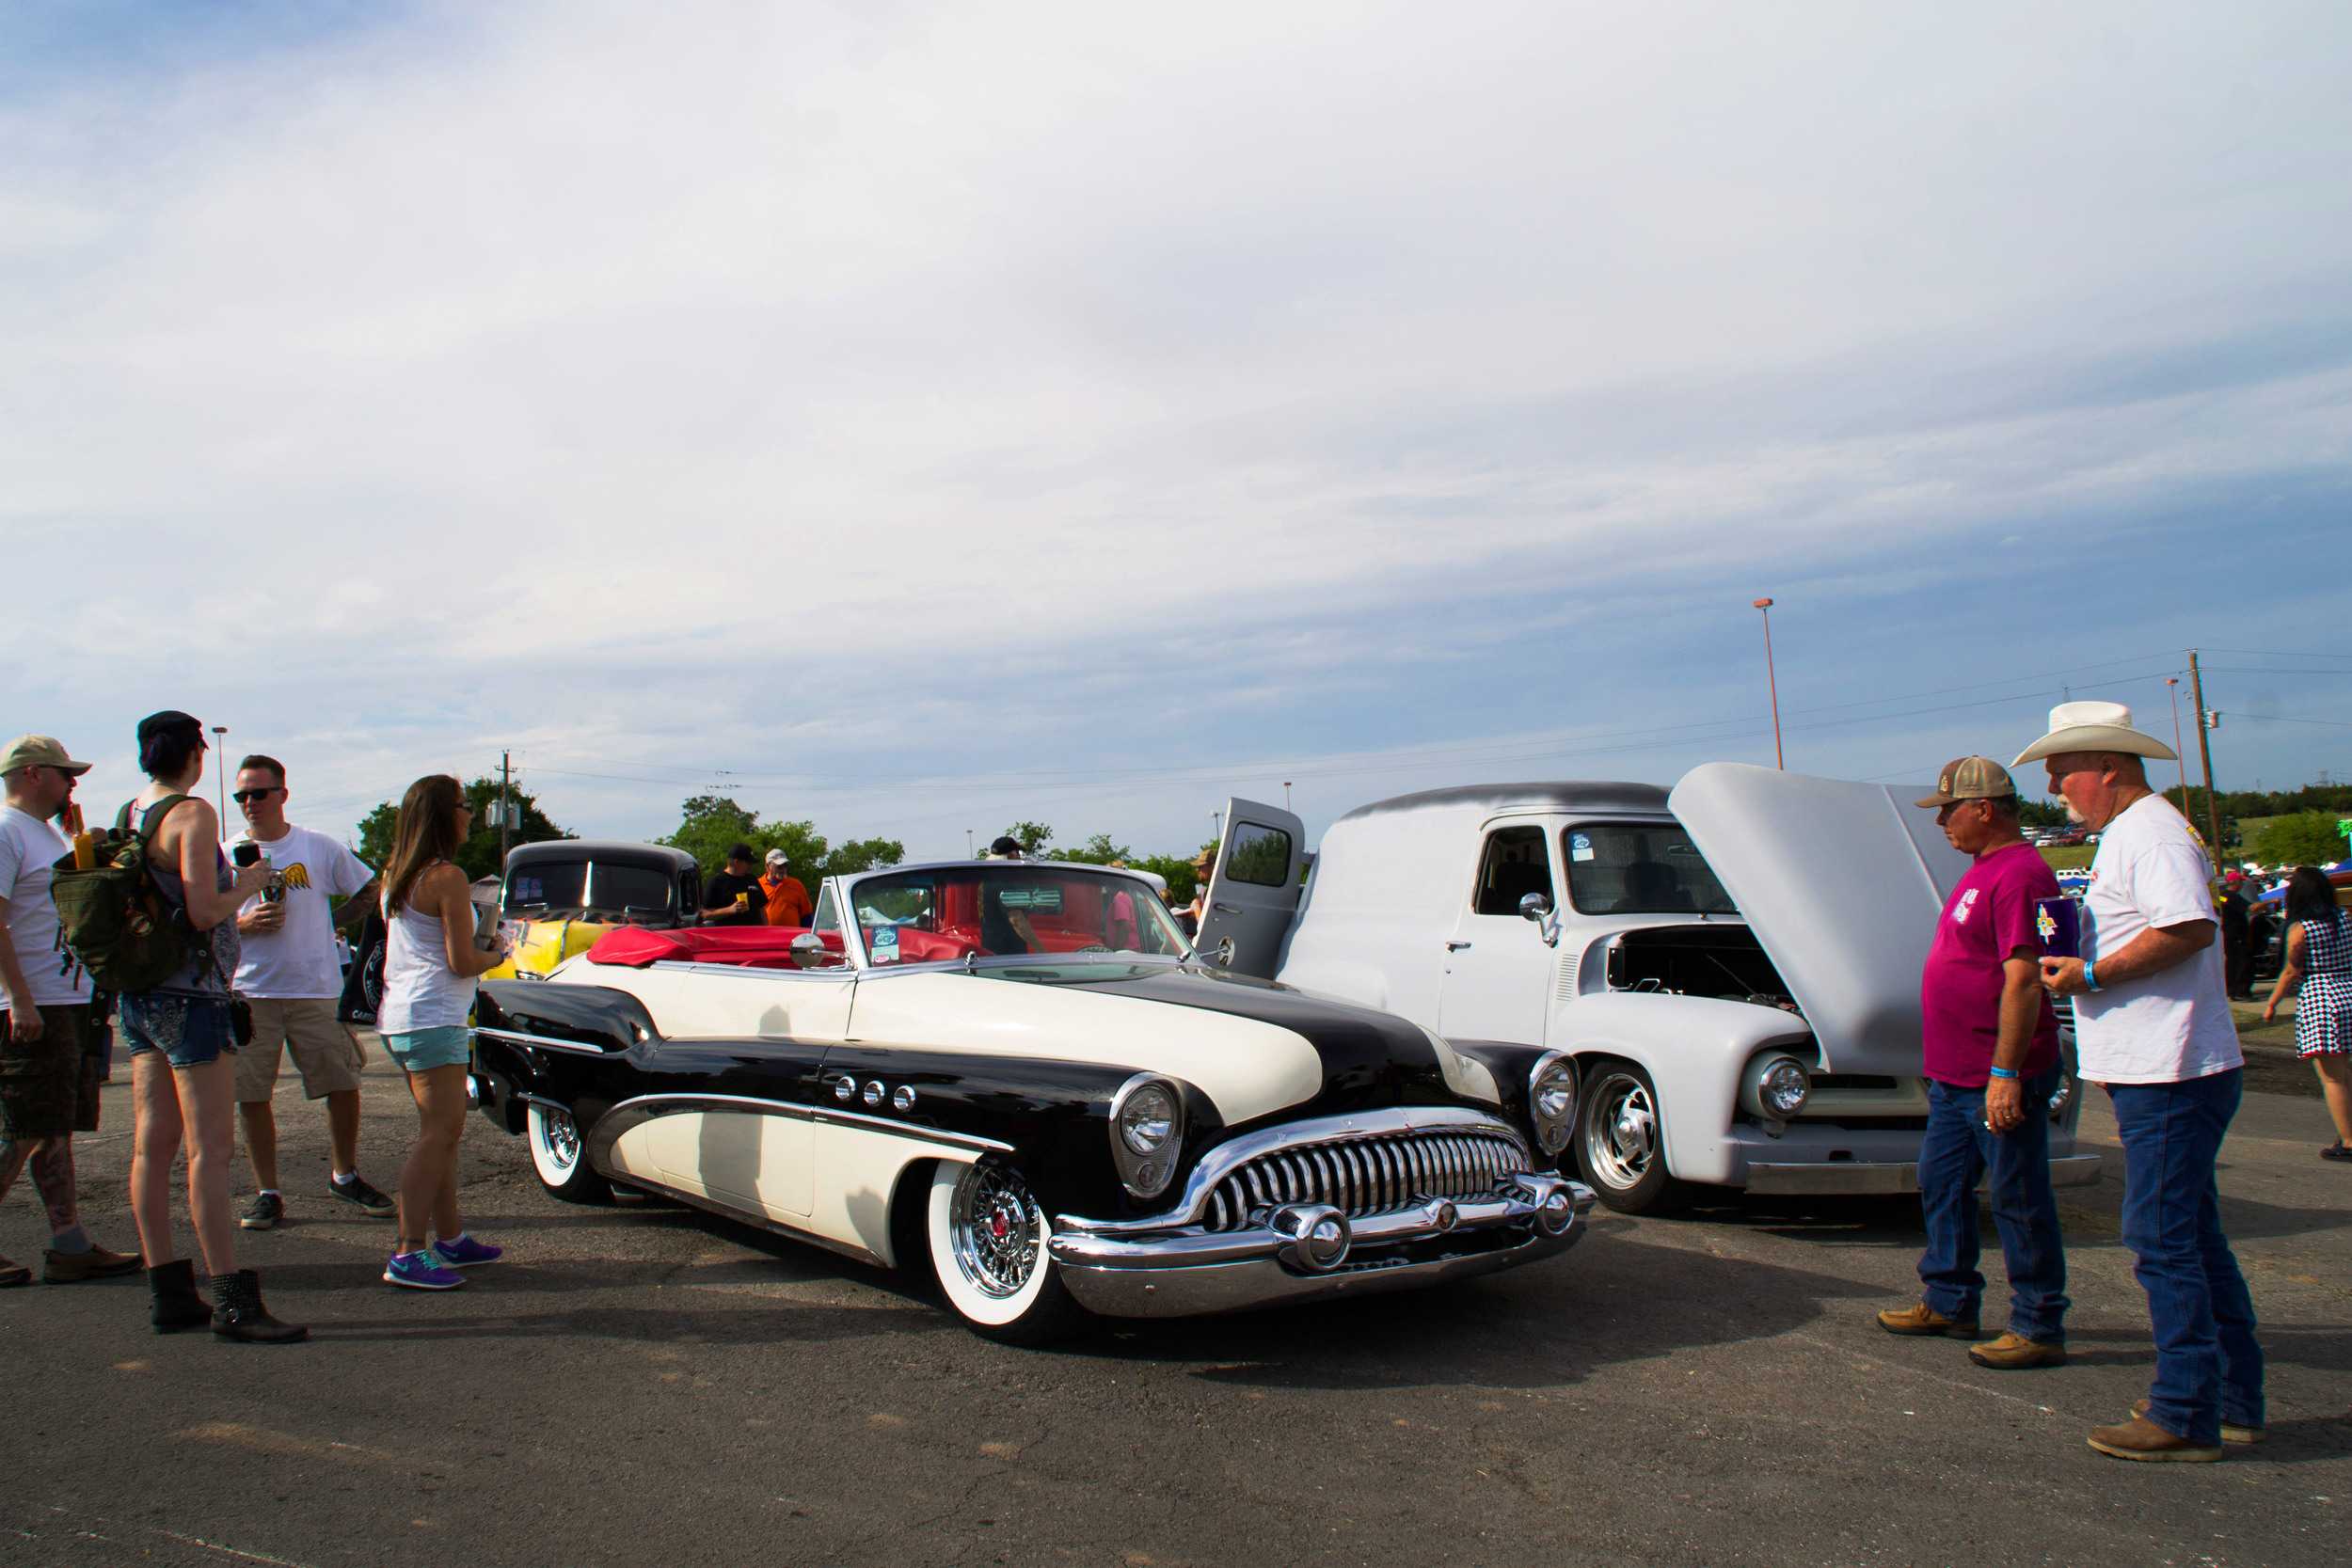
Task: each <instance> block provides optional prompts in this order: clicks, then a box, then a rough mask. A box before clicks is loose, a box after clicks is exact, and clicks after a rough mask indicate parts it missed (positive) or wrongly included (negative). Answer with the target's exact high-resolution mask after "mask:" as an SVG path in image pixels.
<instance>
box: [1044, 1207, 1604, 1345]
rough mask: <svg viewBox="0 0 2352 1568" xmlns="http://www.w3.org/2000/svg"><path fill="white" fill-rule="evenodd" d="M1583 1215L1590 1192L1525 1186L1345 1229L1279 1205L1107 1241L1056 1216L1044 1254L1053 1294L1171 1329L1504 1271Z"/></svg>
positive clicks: (1334, 1213) (1345, 1222) (1327, 1215)
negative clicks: (1054, 1283)
mask: <svg viewBox="0 0 2352 1568" xmlns="http://www.w3.org/2000/svg"><path fill="white" fill-rule="evenodd" d="M1592 1206H1593V1190H1592V1189H1591V1188H1590V1187H1587V1186H1585V1185H1584V1184H1583V1183H1581V1182H1579V1181H1566V1180H1561V1179H1560V1178H1559V1177H1556V1176H1544V1175H1532V1174H1531V1175H1520V1176H1515V1177H1512V1178H1511V1179H1510V1180H1509V1181H1508V1182H1507V1183H1505V1184H1504V1185H1502V1186H1501V1187H1498V1189H1497V1190H1496V1192H1495V1194H1494V1195H1493V1196H1489V1197H1473V1198H1428V1199H1424V1200H1422V1201H1421V1202H1418V1203H1415V1204H1413V1205H1411V1206H1409V1207H1406V1208H1403V1209H1395V1210H1391V1211H1389V1212H1383V1213H1376V1214H1366V1215H1363V1216H1361V1217H1360V1218H1357V1219H1353V1220H1351V1219H1349V1218H1348V1217H1347V1216H1346V1215H1345V1214H1343V1213H1342V1212H1340V1211H1339V1210H1337V1209H1334V1208H1331V1207H1329V1206H1328V1205H1324V1204H1306V1203H1302V1204H1284V1205H1281V1206H1279V1208H1275V1209H1270V1210H1265V1211H1263V1212H1259V1213H1257V1214H1253V1215H1252V1216H1251V1223H1250V1224H1249V1225H1248V1226H1246V1227H1242V1228H1241V1229H1238V1230H1224V1231H1212V1230H1207V1229H1203V1228H1201V1227H1198V1226H1186V1227H1181V1228H1177V1229H1170V1230H1164V1231H1156V1232H1145V1233H1141V1234H1137V1233H1134V1232H1131V1231H1122V1232H1120V1233H1111V1232H1109V1231H1107V1230H1105V1229H1104V1228H1101V1227H1098V1226H1097V1225H1095V1224H1094V1223H1092V1222H1089V1221H1088V1220H1085V1219H1080V1218H1076V1217H1073V1216H1071V1215H1067V1214H1064V1215H1057V1216H1056V1219H1055V1231H1054V1236H1053V1239H1052V1241H1051V1242H1049V1243H1047V1247H1048V1250H1049V1252H1050V1253H1051V1255H1052V1257H1053V1259H1054V1262H1055V1264H1056V1265H1057V1268H1058V1270H1059V1272H1060V1275H1061V1279H1062V1283H1063V1284H1064V1285H1066V1286H1068V1287H1069V1290H1070V1293H1071V1294H1072V1295H1073V1296H1075V1297H1076V1298H1077V1299H1078V1302H1079V1304H1080V1305H1081V1306H1083V1307H1086V1308H1087V1309H1088V1310H1089V1311H1092V1312H1098V1313H1101V1314H1102V1315H1103V1316H1104V1317H1112V1318H1181V1317H1190V1316H1194V1315H1196V1314H1202V1313H1213V1312H1238V1311H1243V1310H1246V1309H1248V1308H1249V1307H1271V1306H1275V1305H1277V1304H1279V1303H1286V1302H1295V1301H1305V1300H1309V1299H1311V1298H1313V1297H1317V1296H1335V1295H1359V1294H1368V1293H1371V1292H1374V1291H1401V1290H1409V1289H1413V1288H1415V1287H1418V1286H1422V1285H1432V1284H1436V1283H1437V1282H1438V1281H1440V1280H1446V1279H1459V1278H1466V1277H1468V1276H1470V1275H1480V1274H1488V1273H1492V1272H1494V1271H1496V1270H1499V1269H1507V1268H1514V1267H1517V1266H1518V1265H1519V1264H1521V1263H1530V1262H1534V1260H1535V1259H1539V1258H1549V1257H1551V1256H1552V1255H1554V1254H1556V1253H1560V1252H1565V1251H1566V1250H1567V1249H1568V1248H1569V1247H1570V1246H1573V1245H1574V1244H1575V1243H1577V1242H1579V1241H1581V1239H1582V1238H1583V1235H1584V1227H1583V1224H1582V1220H1583V1217H1584V1214H1585V1212H1586V1211H1587V1210H1589V1209H1591V1208H1592ZM1335 1226H1336V1235H1335V1234H1334V1227H1335Z"/></svg>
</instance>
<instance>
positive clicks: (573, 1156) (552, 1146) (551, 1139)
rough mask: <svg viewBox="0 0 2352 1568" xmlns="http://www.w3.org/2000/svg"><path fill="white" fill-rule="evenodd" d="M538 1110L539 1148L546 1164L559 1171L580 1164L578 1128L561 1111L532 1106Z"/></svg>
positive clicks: (568, 1169) (567, 1169)
mask: <svg viewBox="0 0 2352 1568" xmlns="http://www.w3.org/2000/svg"><path fill="white" fill-rule="evenodd" d="M533 1109H535V1110H537V1111H538V1112H539V1115H538V1117H537V1118H536V1119H537V1121H538V1123H539V1148H540V1149H541V1150H542V1151H543V1152H545V1154H546V1155H547V1159H548V1164H549V1165H550V1166H552V1167H553V1168H555V1169H557V1170H561V1171H566V1172H568V1171H570V1170H571V1169H572V1167H573V1166H575V1165H577V1164H580V1128H579V1126H578V1125H577V1124H576V1123H574V1122H573V1120H572V1118H571V1117H568V1116H566V1115H564V1113H563V1112H562V1111H550V1110H548V1109H546V1108H544V1107H537V1106H534V1107H533Z"/></svg>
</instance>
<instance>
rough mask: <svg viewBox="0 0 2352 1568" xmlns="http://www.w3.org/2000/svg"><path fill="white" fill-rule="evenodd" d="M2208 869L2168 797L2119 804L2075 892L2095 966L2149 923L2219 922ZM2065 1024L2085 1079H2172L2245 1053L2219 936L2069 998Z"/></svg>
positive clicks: (2227, 1063)
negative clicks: (2084, 886)
mask: <svg viewBox="0 0 2352 1568" xmlns="http://www.w3.org/2000/svg"><path fill="white" fill-rule="evenodd" d="M2212 875H2213V870H2212V867H2211V866H2209V865H2207V864H2206V863H2205V852H2204V850H2203V849H2201V848H2200V847H2198V843H2197V837H2196V835H2195V834H2194V833H2192V832H2190V831H2189V826H2188V823H2187V822H2186V821H2185V819H2184V818H2183V817H2182V816H2181V814H2180V813H2179V812H2177V811H2175V810H2174V809H2173V808H2172V802H2170V801H2169V800H2166V799H2164V797H2162V796H2161V795H2148V796H2143V797H2142V798H2140V799H2139V800H2135V801H2133V802H2132V803H2131V804H2130V805H2129V806H2127V807H2125V808H2124V810H2123V813H2122V816H2118V817H2117V818H2116V819H2115V820H2114V821H2112V822H2110V823H2108V824H2107V825H2106V828H2105V829H2104V830H2102V831H2101V832H2100V834H2099V852H2098V854H2097V855H2096V856H2095V857H2093V858H2092V860H2091V863H2090V893H2089V894H2088V895H2086V896H2085V897H2084V899H2083V903H2084V907H2085V912H2086V913H2088V914H2089V915H2090V921H2091V929H2090V932H2088V933H2086V941H2087V945H2088V948H2089V951H2090V954H2091V956H2092V958H2093V962H2094V966H2095V964H2096V963H2097V962H2098V961H2100V960H2104V959H2106V958H2107V957H2109V956H2110V955H2112V954H2115V953H2120V952H2122V950H2123V949H2124V948H2125V947H2127V946H2129V945H2130V944H2131V943H2132V942H2133V940H2134V939H2135V938H2137V936H2138V935H2139V933H2140V932H2142V931H2144V930H2146V929H2148V927H2151V926H2180V925H2184V924H2185V923H2187V922H2188V921H2192V920H2209V921H2214V922H2215V923H2216V924H2217V925H2218V923H2219V917H2218V916H2217V915H2216V914H2215V912H2214V907H2213V888H2212V884H2211V881H2210V879H2211V877H2212ZM2095 977H2096V976H2095V974H2094V978H2095ZM2074 1029H2075V1051H2076V1053H2077V1054H2078V1055H2079V1057H2080V1059H2081V1063H2082V1075H2083V1076H2084V1077H2085V1078H2088V1079H2090V1081H2091V1082H2092V1083H2094V1084H2177V1083H2181V1082H2183V1081H2185V1080H2187V1079H2191V1078H2209V1077H2211V1076H2212V1075H2213V1074H2215V1073H2217V1072H2227V1071H2229V1070H2230V1069H2232V1068H2234V1067H2242V1066H2244V1065H2245V1061H2246V1057H2245V1055H2244V1054H2243V1053H2241V1052H2240V1051H2239V1050H2238V1043H2237V1024H2236V1023H2235V1022H2233V1020H2232V1019H2231V1017H2230V994H2229V990H2228V987H2227V985H2226V983H2225V982H2224V979H2223V974H2222V958H2221V943H2220V942H2219V941H2218V940H2216V941H2215V942H2211V943H2209V944H2208V945H2207V946H2206V947H2205V948H2204V949H2203V950H2202V951H2201V952H2199V953H2197V954H2195V955H2194V956H2192V957H2191V958H2187V959H2186V960H2185V961H2184V962H2181V963H2177V964H2174V965H2173V966H2172V967H2171V968H2169V969H2166V970H2159V971H2158V972H2157V973H2155V974H2143V975H2141V976H2140V977H2139V978H2138V979H2137V980H2119V981H2115V982H2113V983H2111V984H2103V985H2102V986H2101V988H2100V989H2099V990H2097V991H2095V992H2084V993H2083V994H2080V995H2078V996H2076V997H2075V998H2074Z"/></svg>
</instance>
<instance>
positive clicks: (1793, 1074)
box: [1756, 1056, 1813, 1117]
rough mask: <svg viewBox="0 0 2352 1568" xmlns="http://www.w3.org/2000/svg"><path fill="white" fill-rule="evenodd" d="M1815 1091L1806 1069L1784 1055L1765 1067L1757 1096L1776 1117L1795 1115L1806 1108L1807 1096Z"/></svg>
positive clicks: (1758, 1085)
mask: <svg viewBox="0 0 2352 1568" xmlns="http://www.w3.org/2000/svg"><path fill="white" fill-rule="evenodd" d="M1812 1092H1813V1085H1812V1081H1811V1080H1810V1079H1808V1078H1807V1077H1806V1076H1805V1072H1804V1068H1802V1067H1799V1066H1798V1065H1797V1064H1796V1063H1795V1062H1793V1061H1791V1060H1789V1059H1788V1057H1786V1056H1784V1057H1782V1058H1781V1059H1780V1060H1779V1061H1777V1062H1774V1063H1773V1064H1772V1066H1771V1067H1768V1068H1766V1069H1764V1077H1763V1079H1762V1080H1761V1082H1759V1083H1758V1084H1757V1085H1756V1094H1757V1098H1758V1099H1760V1100H1761V1101H1763V1102H1764V1108H1765V1110H1767V1111H1769V1112H1771V1113H1772V1115H1773V1116H1776V1117H1793V1116H1795V1115H1796V1114H1797V1113H1798V1112H1799V1111H1801V1110H1803V1109H1804V1101H1805V1097H1806V1096H1807V1095H1809V1094H1811V1093H1812Z"/></svg>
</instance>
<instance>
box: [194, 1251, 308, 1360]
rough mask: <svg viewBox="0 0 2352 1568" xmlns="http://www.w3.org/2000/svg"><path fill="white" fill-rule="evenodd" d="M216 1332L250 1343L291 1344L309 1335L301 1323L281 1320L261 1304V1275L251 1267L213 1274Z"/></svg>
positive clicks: (214, 1326) (225, 1336)
mask: <svg viewBox="0 0 2352 1568" xmlns="http://www.w3.org/2000/svg"><path fill="white" fill-rule="evenodd" d="M213 1332H214V1333H215V1334H217V1335H219V1336H220V1337H221V1338H224V1339H240V1340H243V1341H244V1342H245V1343H246V1344H248V1345H291V1344H293V1343H294V1342H295V1341H296V1340H299V1339H308V1338H310V1330H309V1329H307V1328H304V1327H302V1326H301V1325H300V1324H298V1323H279V1322H278V1320H277V1319H276V1318H273V1317H271V1316H270V1315H269V1308H268V1307H264V1306H262V1276H261V1275H258V1274H255V1273H254V1272H253V1271H252V1270H251V1269H239V1270H238V1271H237V1272H236V1273H235V1274H226V1275H214V1276H213Z"/></svg>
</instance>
